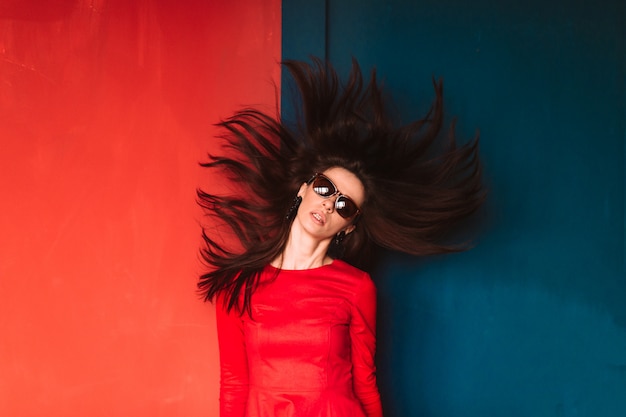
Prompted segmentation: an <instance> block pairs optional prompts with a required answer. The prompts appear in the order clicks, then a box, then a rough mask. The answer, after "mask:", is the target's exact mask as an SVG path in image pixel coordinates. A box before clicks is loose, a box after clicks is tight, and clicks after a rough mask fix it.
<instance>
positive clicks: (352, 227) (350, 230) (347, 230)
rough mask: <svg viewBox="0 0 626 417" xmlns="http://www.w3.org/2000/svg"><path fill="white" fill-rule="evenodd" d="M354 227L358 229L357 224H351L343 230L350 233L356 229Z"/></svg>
mask: <svg viewBox="0 0 626 417" xmlns="http://www.w3.org/2000/svg"><path fill="white" fill-rule="evenodd" d="M354 229H356V226H355V225H353V224H351V225H350V226H348V227H346V228H345V229H343V231H344V232H346V235H349V234H350V233H352V232H353V231H354Z"/></svg>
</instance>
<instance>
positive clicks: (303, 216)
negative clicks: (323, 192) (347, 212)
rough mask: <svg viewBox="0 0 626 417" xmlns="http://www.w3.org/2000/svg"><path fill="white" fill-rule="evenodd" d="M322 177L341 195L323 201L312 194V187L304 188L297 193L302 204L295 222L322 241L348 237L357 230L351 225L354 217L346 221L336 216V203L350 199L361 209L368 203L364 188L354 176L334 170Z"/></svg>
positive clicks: (343, 170)
mask: <svg viewBox="0 0 626 417" xmlns="http://www.w3.org/2000/svg"><path fill="white" fill-rule="evenodd" d="M322 174H324V176H326V177H328V179H330V180H331V181H332V182H333V184H334V185H335V187H336V188H337V190H338V191H339V192H338V193H337V194H335V195H333V196H331V197H328V198H324V197H322V196H320V195H318V194H317V193H316V192H315V191H314V190H313V187H312V185H307V184H302V186H301V187H300V190H299V191H298V195H299V196H301V197H302V203H301V204H300V208H299V209H298V214H297V216H296V219H295V222H297V223H298V224H299V225H300V226H302V228H303V229H304V231H306V232H307V233H308V234H309V235H312V236H313V237H315V238H317V239H319V240H325V239H328V238H332V237H333V236H335V235H336V234H337V233H338V232H340V231H342V230H343V231H345V232H346V234H347V233H350V232H352V231H353V230H354V227H355V226H354V225H353V224H352V221H353V220H354V217H351V218H348V219H345V218H343V217H341V216H340V215H339V214H338V213H337V210H336V208H335V201H336V200H337V197H338V196H339V195H344V196H347V197H349V198H350V199H351V200H352V201H354V203H356V205H357V207H361V206H362V205H363V202H364V200H365V189H364V188H363V184H362V183H361V181H360V180H359V179H358V178H357V176H356V175H354V174H353V173H352V172H350V171H348V170H346V169H344V168H340V167H333V168H329V169H327V170H326V171H324V172H323V173H322Z"/></svg>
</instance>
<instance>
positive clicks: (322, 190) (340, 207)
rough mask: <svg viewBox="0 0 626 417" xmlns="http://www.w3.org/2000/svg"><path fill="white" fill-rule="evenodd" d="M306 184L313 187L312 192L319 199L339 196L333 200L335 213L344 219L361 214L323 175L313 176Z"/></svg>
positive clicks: (349, 199)
mask: <svg viewBox="0 0 626 417" xmlns="http://www.w3.org/2000/svg"><path fill="white" fill-rule="evenodd" d="M307 184H309V185H311V186H313V191H315V194H317V195H319V196H320V197H324V198H330V197H332V196H334V195H337V194H339V195H338V196H337V199H336V200H335V211H336V212H337V214H339V215H340V216H341V217H343V218H344V219H350V218H352V217H354V216H356V215H357V214H359V213H360V212H361V210H360V209H359V207H358V206H357V205H356V203H355V202H354V201H352V199H351V198H350V197H348V196H346V195H343V194H341V193H340V192H339V190H338V189H337V187H336V186H335V184H333V182H332V181H331V180H330V179H329V178H328V177H327V176H325V175H324V174H319V173H318V174H315V175H314V176H313V178H311V179H310V180H309V181H308V183H307Z"/></svg>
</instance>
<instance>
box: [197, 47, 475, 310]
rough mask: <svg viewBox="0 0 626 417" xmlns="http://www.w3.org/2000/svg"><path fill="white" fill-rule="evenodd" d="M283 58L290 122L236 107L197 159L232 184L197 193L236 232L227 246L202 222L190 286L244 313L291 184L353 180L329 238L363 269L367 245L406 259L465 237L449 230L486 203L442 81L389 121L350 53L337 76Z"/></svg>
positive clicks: (276, 251) (279, 236) (275, 251)
mask: <svg viewBox="0 0 626 417" xmlns="http://www.w3.org/2000/svg"><path fill="white" fill-rule="evenodd" d="M283 66H284V68H286V69H287V70H288V72H289V74H290V75H291V77H292V79H293V81H295V86H296V87H297V93H298V97H297V102H298V103H299V115H298V120H297V123H296V124H293V125H290V124H288V123H287V122H286V121H283V120H281V119H280V118H279V117H273V116H271V115H269V114H267V113H264V112H262V111H260V110H258V109H253V108H245V109H242V110H240V111H238V112H236V113H235V114H234V115H233V116H231V117H229V118H228V119H225V120H223V121H221V122H220V123H218V124H217V126H218V127H219V128H220V132H221V134H220V136H219V138H220V139H221V140H223V144H224V153H223V154H220V155H215V154H211V155H209V156H208V161H207V162H204V163H201V166H203V167H205V168H207V169H213V170H216V169H217V170H220V171H221V173H222V174H223V175H225V176H226V177H227V178H228V179H229V180H230V181H233V182H234V183H235V184H236V185H237V187H238V189H239V192H238V193H237V195H217V194H216V193H211V192H210V191H206V190H202V189H199V190H198V191H197V196H198V198H197V200H198V204H199V205H200V206H201V207H202V208H203V210H204V212H205V213H206V215H207V216H209V217H212V218H215V219H217V221H218V222H220V224H223V225H224V226H225V227H226V229H227V230H228V231H229V232H231V233H232V234H233V235H235V236H237V240H238V244H237V245H235V248H232V247H230V246H229V247H226V245H224V244H222V243H221V241H220V240H219V239H218V238H217V237H216V236H214V235H213V231H214V229H213V228H208V227H204V228H203V238H204V245H203V247H202V248H201V251H200V253H201V256H202V259H203V261H204V262H205V264H206V267H207V272H206V273H204V274H203V275H201V277H200V281H199V283H198V288H199V292H200V294H201V296H202V297H203V298H204V299H205V300H207V301H214V300H215V299H216V297H219V298H220V299H221V300H222V301H223V302H224V303H225V305H226V307H227V308H228V309H229V310H230V309H232V308H235V309H236V310H237V311H239V312H240V313H243V312H244V311H246V310H248V311H249V309H250V299H251V296H252V294H253V292H254V290H255V289H256V287H257V286H258V284H259V277H260V273H261V271H262V270H263V269H264V268H265V267H266V266H267V265H268V264H269V263H271V262H272V261H273V260H274V259H276V258H278V257H279V256H280V254H281V253H282V252H283V250H284V248H285V245H286V242H287V237H288V234H289V230H290V226H291V220H289V219H287V217H286V215H287V213H288V211H289V209H290V207H291V206H292V205H293V200H294V197H295V196H296V193H297V191H298V188H299V187H300V186H301V185H302V183H304V182H306V181H307V180H308V179H310V178H311V176H312V175H313V174H314V173H316V172H324V171H325V170H326V169H329V168H332V167H342V168H344V169H347V170H348V171H350V172H352V173H353V174H355V175H356V176H357V178H359V180H361V182H362V183H363V186H364V189H365V201H364V203H363V204H362V206H361V211H362V213H361V214H360V215H359V216H358V218H357V219H356V223H355V225H356V228H355V229H354V231H353V232H352V233H350V234H348V235H347V236H346V238H345V240H344V241H343V250H341V251H339V250H338V249H339V248H336V247H333V245H331V247H330V248H329V255H330V256H331V257H337V256H339V255H338V254H339V253H342V255H343V258H344V259H345V260H346V261H347V262H350V263H352V264H354V265H356V266H361V264H362V262H363V261H364V258H366V257H367V255H368V254H369V249H370V248H371V247H376V246H378V247H382V248H386V249H389V250H393V251H399V252H404V253H408V254H411V255H416V256H424V255H433V254H438V253H445V252H452V251H459V250H464V249H466V248H467V247H468V246H469V245H468V244H467V243H466V242H461V243H455V242H452V243H451V242H450V240H449V235H450V232H451V231H452V230H453V229H454V228H455V227H456V226H457V225H458V224H459V222H461V221H463V220H464V219H466V218H468V217H469V216H470V215H471V214H472V213H473V212H475V211H476V210H477V208H478V207H479V206H480V204H481V203H482V201H483V200H484V191H483V187H482V181H481V166H480V161H479V156H478V137H476V138H474V139H473V140H472V141H470V142H467V143H466V144H463V145H461V146H458V145H457V143H456V140H455V135H454V125H452V126H451V127H450V128H449V129H446V131H445V132H443V129H442V126H443V98H442V97H443V84H442V82H441V81H437V80H433V86H434V91H435V99H434V101H433V103H432V106H431V108H430V110H429V111H428V113H427V114H426V115H425V116H423V117H421V118H419V119H416V120H415V121H413V122H411V123H409V124H405V125H400V126H397V125H396V123H394V120H393V119H392V118H391V117H390V115H389V114H388V112H387V110H386V106H385V100H384V94H383V90H382V88H381V87H380V85H379V83H378V81H377V79H376V72H375V71H372V73H371V76H370V79H369V81H368V82H367V83H365V82H364V80H363V75H362V73H361V69H360V67H359V65H358V63H357V61H356V60H353V62H352V69H351V71H350V73H349V76H348V77H347V79H346V81H345V82H344V83H342V82H341V81H340V79H339V76H338V75H337V73H336V71H335V70H334V69H333V67H332V66H331V65H330V64H328V63H327V62H324V61H321V60H319V59H315V58H314V59H312V63H306V62H301V61H285V62H284V63H283ZM444 133H446V134H445V135H444ZM277 273H278V272H277Z"/></svg>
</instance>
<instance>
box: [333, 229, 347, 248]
mask: <svg viewBox="0 0 626 417" xmlns="http://www.w3.org/2000/svg"><path fill="white" fill-rule="evenodd" d="M345 237H346V232H345V231H343V230H342V231H341V232H339V233H337V234H336V235H335V245H336V246H341V242H343V239H344V238H345Z"/></svg>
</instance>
